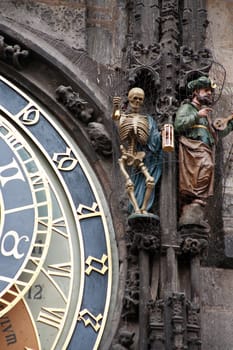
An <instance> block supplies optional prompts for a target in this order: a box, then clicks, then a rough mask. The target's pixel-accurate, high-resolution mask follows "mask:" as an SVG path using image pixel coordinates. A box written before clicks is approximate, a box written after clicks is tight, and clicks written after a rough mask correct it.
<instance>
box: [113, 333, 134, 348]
mask: <svg viewBox="0 0 233 350" xmlns="http://www.w3.org/2000/svg"><path fill="white" fill-rule="evenodd" d="M134 336H135V333H134V332H130V331H128V330H127V329H121V330H120V331H119V335H118V340H117V343H116V344H115V345H113V346H112V348H111V349H112V350H129V349H131V345H133V343H134Z"/></svg>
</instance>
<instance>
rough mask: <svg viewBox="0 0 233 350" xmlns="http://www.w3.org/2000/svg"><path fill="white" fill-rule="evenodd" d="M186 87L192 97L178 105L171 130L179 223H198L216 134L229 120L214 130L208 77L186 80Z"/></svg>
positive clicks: (231, 124) (231, 126)
mask: <svg viewBox="0 0 233 350" xmlns="http://www.w3.org/2000/svg"><path fill="white" fill-rule="evenodd" d="M187 87H188V89H189V91H190V94H191V95H192V97H191V99H190V100H189V101H186V102H185V103H183V104H182V105H181V106H180V108H179V109H178V111H177V114H176V119H175V131H176V132H177V134H178V135H179V193H180V199H181V207H182V208H183V211H182V215H181V218H180V223H181V224H193V223H194V224H195V223H197V224H199V223H200V224H201V221H202V220H203V218H204V216H203V215H204V214H203V208H204V207H205V205H206V203H207V199H208V198H209V197H210V196H212V195H213V184H214V145H215V143H216V140H217V134H218V135H220V136H226V135H227V134H228V133H229V132H231V131H232V130H233V121H232V119H229V120H227V123H226V127H225V129H224V130H218V131H217V129H218V127H217V125H216V126H215V124H214V123H212V121H211V118H210V113H211V111H212V108H210V106H211V105H212V103H213V92H214V88H215V87H214V86H213V84H212V82H211V80H210V79H209V78H208V77H205V76H201V77H199V78H198V79H196V80H193V81H190V82H189V83H188V86H187ZM190 205H191V207H190ZM189 209H191V211H190V210H189ZM194 213H195V215H194ZM195 221H196V222H195Z"/></svg>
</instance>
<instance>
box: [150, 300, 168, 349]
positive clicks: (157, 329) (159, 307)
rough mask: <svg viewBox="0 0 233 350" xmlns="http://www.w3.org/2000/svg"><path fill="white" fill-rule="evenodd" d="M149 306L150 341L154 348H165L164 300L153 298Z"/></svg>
mask: <svg viewBox="0 0 233 350" xmlns="http://www.w3.org/2000/svg"><path fill="white" fill-rule="evenodd" d="M148 308H149V329H150V335H149V341H150V344H151V348H152V349H156V348H158V349H163V345H164V343H165V334H164V300H162V299H158V300H155V301H153V300H151V301H149V303H148Z"/></svg>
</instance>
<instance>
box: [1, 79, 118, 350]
mask: <svg viewBox="0 0 233 350" xmlns="http://www.w3.org/2000/svg"><path fill="white" fill-rule="evenodd" d="M7 96H9V97H10V98H7ZM11 101H14V103H13V104H12V103H11ZM0 110H2V113H4V116H5V120H6V121H7V125H8V127H9V129H10V126H11V125H13V126H14V127H13V128H14V130H15V131H14V132H15V133H16V134H17V133H18V134H20V137H21V138H20V137H19V140H21V142H22V143H23V141H24V144H27V146H25V152H22V153H23V156H22V157H21V158H20V156H19V155H18V153H17V150H16V148H14V147H12V146H11V144H8V143H7V138H6V137H5V136H4V137H2V142H3V143H4V145H5V146H4V147H5V148H6V150H7V152H8V153H7V152H6V154H8V156H7V157H5V158H4V159H3V160H2V163H0V176H1V165H2V164H3V165H4V164H11V163H10V162H11V159H15V162H16V163H15V164H17V166H18V169H20V171H21V173H22V175H23V177H24V178H25V181H22V180H21V181H22V187H20V186H19V183H18V185H17V188H18V193H19V194H21V195H20V198H19V199H17V201H18V202H17V204H14V203H16V202H14V199H13V197H14V192H15V186H16V182H15V183H14V186H12V187H11V186H10V182H9V189H8V192H4V193H3V189H4V187H3V188H2V199H1V202H2V208H1V210H2V211H1V217H3V218H4V219H3V220H2V222H1V230H2V232H4V233H3V234H2V237H4V236H5V235H6V233H7V232H8V231H9V230H10V231H14V230H15V232H17V233H18V236H19V239H20V241H19V244H18V253H19V254H24V260H23V257H22V260H23V261H24V262H22V263H21V265H20V262H14V263H13V266H12V267H11V269H10V270H9V271H8V272H7V276H8V277H9V276H10V275H9V274H10V271H11V270H12V272H11V273H12V275H14V283H13V285H14V286H15V287H16V290H19V292H18V294H19V295H20V297H21V298H23V300H24V302H25V305H27V308H28V312H29V314H30V317H31V320H32V324H33V325H34V328H35V334H37V343H38V349H35V350H48V348H49V349H51V350H53V349H54V350H55V349H59V350H74V349H75V350H79V349H80V350H83V349H85V350H93V349H97V348H98V347H99V344H100V342H101V339H102V336H103V333H104V330H105V327H106V322H107V316H108V312H109V308H110V301H111V300H113V299H111V298H112V297H111V293H112V284H113V278H112V276H113V269H115V276H117V268H118V267H117V266H118V263H117V258H116V263H115V264H113V253H114V256H115V257H116V256H117V255H116V245H115V239H114V231H113V226H112V223H111V219H110V218H111V216H110V212H109V209H108V206H107V203H106V200H105V197H104V194H103V191H102V189H101V186H100V184H99V182H98V180H97V178H96V176H95V174H94V172H93V170H92V168H91V167H90V165H89V164H88V162H87V160H86V159H85V157H84V156H83V154H82V152H81V150H80V148H79V147H78V145H77V144H76V142H75V141H74V140H72V139H71V138H70V136H69V135H68V134H67V133H66V132H65V131H64V130H63V129H62V128H61V126H60V125H59V123H58V121H57V120H56V119H55V118H54V116H52V115H51V114H50V113H48V112H46V111H45V110H44V109H43V108H42V107H41V106H40V105H39V104H38V103H37V102H36V101H35V100H33V99H32V98H31V97H28V96H27V95H26V94H25V93H23V92H22V91H21V90H19V89H18V88H17V87H15V86H14V85H13V84H11V83H10V82H9V81H7V80H6V79H5V78H3V77H0ZM14 132H13V134H14ZM18 134H17V135H18ZM0 139H1V138H0ZM32 154H33V156H32ZM24 157H26V158H27V157H28V159H33V160H35V164H34V163H31V165H32V164H33V166H32V168H33V167H36V168H37V170H36V173H37V171H39V172H41V173H42V174H46V176H44V178H43V181H42V183H43V185H41V186H42V187H43V186H44V188H43V190H44V192H43V194H42V191H41V192H40V195H37V194H38V192H37V188H34V187H33V186H34V182H35V181H31V177H32V175H31V173H30V171H31V168H30V167H29V166H27V165H26V166H25V163H26V164H28V163H30V161H29V160H25V159H24ZM31 165H30V166H31ZM11 175H12V176H13V173H12V174H11ZM4 176H9V175H7V173H4ZM17 181H18V182H19V181H20V180H17ZM46 182H47V185H46ZM12 185H13V184H12ZM19 187H20V188H19ZM21 196H22V198H21ZM43 196H44V198H43ZM42 203H43V204H42ZM45 203H46V204H45ZM12 205H16V206H17V208H19V209H14V210H13V212H12V211H11V209H10V208H11V206H12ZM40 205H41V206H40ZM8 206H9V210H8V209H7V208H8ZM22 207H23V208H22ZM22 213H23V214H22ZM12 214H14V215H15V217H14V218H13V219H10V215H12ZM20 214H22V220H21V221H20V222H21V223H20V224H19V217H20ZM7 215H9V219H8V216H7ZM16 215H17V216H16ZM40 216H41V217H40ZM42 216H44V217H42ZM23 222H27V225H28V226H27V231H25V230H24V229H23V227H24V225H23ZM10 225H12V226H10ZM43 230H44V231H43ZM29 231H30V232H29ZM42 231H43V232H45V231H46V232H47V233H46V234H45V235H44V236H46V237H49V238H48V241H47V243H46V247H45V246H44V243H45V240H43V239H44V238H43V239H42V236H43V232H42ZM41 232H42V234H41ZM38 234H40V235H41V236H38ZM24 236H25V237H26V236H27V237H28V238H25V241H24V238H21V237H24ZM3 239H4V238H3ZM41 239H42V245H40V244H41ZM10 244H12V243H10V242H9V245H5V249H6V250H7V251H11V245H10ZM36 244H37V245H38V246H36ZM38 254H39V255H38ZM40 254H41V256H40ZM1 259H2V257H1V258H0V264H1ZM27 269H28V270H30V271H32V270H33V269H35V270H36V274H35V277H34V279H33V280H31V281H30V283H29V284H28V283H27V281H26V275H27V274H26V273H25V271H26V270H27ZM4 271H5V266H4ZM6 271H7V268H6ZM115 278H116V277H115ZM2 282H3V281H2ZM24 283H25V284H27V289H25V290H23V289H22V287H20V285H21V284H22V285H23V284H24ZM114 283H115V284H117V278H116V281H114ZM10 287H11V285H10V283H8V284H6V285H5V287H4V288H5V292H4V293H3V297H2V300H1V299H0V303H1V302H2V303H4V302H5V303H7V301H6V300H9V295H10V296H11V293H12V294H13V292H11V290H12V289H11V288H10ZM0 288H1V284H0ZM2 290H3V287H2ZM0 291H1V289H0ZM25 291H26V292H27V293H25ZM6 293H8V297H7V298H6V297H5V299H4V296H5V295H6ZM17 300H19V297H18V299H17ZM17 300H16V302H17ZM113 302H114V300H113ZM9 305H11V302H10V303H9V302H8V305H7V308H8V309H9V308H10V306H9ZM7 308H6V310H8V309H7ZM0 312H1V311H0ZM0 315H1V313H0ZM25 348H27V346H26V345H25ZM3 350H5V349H3Z"/></svg>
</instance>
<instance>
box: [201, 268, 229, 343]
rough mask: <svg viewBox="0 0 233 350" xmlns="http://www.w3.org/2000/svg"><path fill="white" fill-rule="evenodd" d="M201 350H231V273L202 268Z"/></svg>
mask: <svg viewBox="0 0 233 350" xmlns="http://www.w3.org/2000/svg"><path fill="white" fill-rule="evenodd" d="M201 281H202V282H201V283H202V342H203V343H202V344H203V345H202V349H203V350H220V349H221V350H223V349H224V350H232V344H233V332H232V325H233V303H232V290H233V271H232V270H224V269H213V268H202V270H201Z"/></svg>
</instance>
